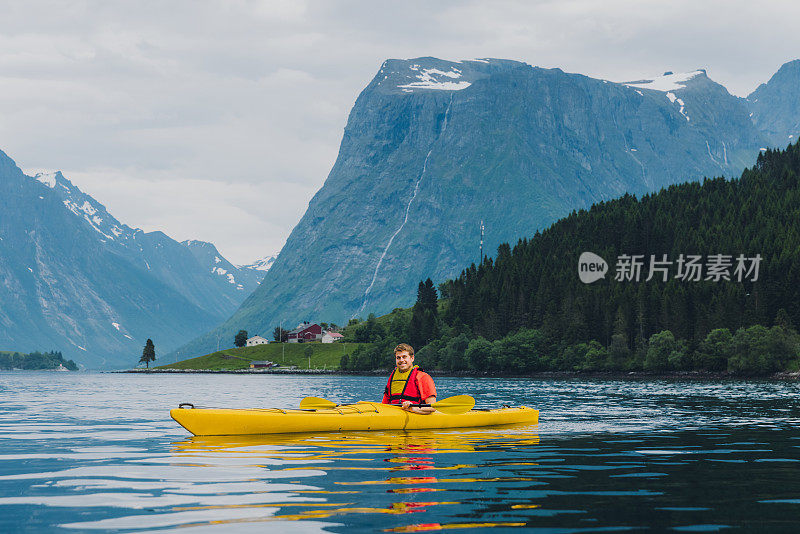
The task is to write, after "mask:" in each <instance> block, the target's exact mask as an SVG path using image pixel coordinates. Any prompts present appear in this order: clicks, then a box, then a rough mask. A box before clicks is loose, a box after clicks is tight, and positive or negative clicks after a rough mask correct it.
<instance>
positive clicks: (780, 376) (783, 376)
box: [107, 368, 800, 380]
mask: <svg viewBox="0 0 800 534" xmlns="http://www.w3.org/2000/svg"><path fill="white" fill-rule="evenodd" d="M107 372H110V373H131V374H139V373H142V374H236V375H301V376H302V375H341V376H385V375H388V374H389V373H390V372H391V369H388V368H387V369H377V370H374V371H340V370H338V369H281V368H278V369H126V370H122V371H107ZM426 372H427V373H428V374H430V375H431V376H439V377H452V378H531V379H548V378H550V379H570V378H586V379H606V380H619V379H629V378H630V379H643V378H647V379H653V380H660V379H688V380H710V379H734V380H800V372H797V371H791V372H790V371H782V372H778V373H773V374H770V375H735V374H731V373H728V372H726V371H720V372H711V371H679V372H674V373H646V372H643V371H624V372H612V371H602V372H600V371H598V372H590V373H583V372H578V371H540V372H537V373H531V374H527V375H520V374H503V373H488V372H486V373H481V374H476V373H467V372H457V373H452V372H451V373H448V372H444V371H426Z"/></svg>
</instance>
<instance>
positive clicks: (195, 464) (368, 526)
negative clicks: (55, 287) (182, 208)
mask: <svg viewBox="0 0 800 534" xmlns="http://www.w3.org/2000/svg"><path fill="white" fill-rule="evenodd" d="M56 380H58V381H60V382H59V384H57V386H58V387H56V386H55V385H54V384H53V381H56ZM377 382H379V380H376V379H374V378H362V377H302V378H300V377H269V376H263V377H237V376H190V375H187V376H150V377H141V376H128V375H99V374H98V375H89V374H84V375H68V376H67V377H63V375H62V374H59V375H54V374H46V375H45V374H35V373H0V532H13V531H20V530H26V531H44V532H52V531H62V532H93V531H117V532H141V531H165V530H174V529H180V531H181V532H206V531H214V532H228V531H236V532H250V531H252V532H264V531H273V530H275V531H279V530H280V531H289V532H319V531H326V532H342V533H348V534H349V533H351V532H376V531H377V532H381V531H384V532H419V531H428V530H451V529H452V530H461V531H470V530H477V529H481V528H492V529H500V530H518V529H519V528H523V527H524V528H526V529H531V528H533V529H540V530H541V531H546V532H580V531H584V530H585V531H597V530H615V531H616V530H626V529H642V528H654V529H663V528H666V527H670V528H674V529H677V530H688V531H715V530H720V529H723V528H727V527H743V528H745V529H749V530H785V531H793V530H797V528H798V527H800V521H798V519H797V517H798V513H799V512H800V482H798V480H797V476H796V472H797V469H798V467H800V465H798V462H800V431H798V426H797V423H798V422H800V400H798V399H799V398H800V397H798V395H797V393H798V389H800V388H798V385H797V384H796V383H791V382H786V383H782V382H755V383H746V382H695V383H692V382H666V381H660V382H643V381H607V382H603V381H594V382H578V381H531V380H492V379H486V380H477V379H466V380H461V381H456V380H455V379H439V380H437V386H438V388H439V389H441V390H442V391H443V393H444V392H446V393H448V394H449V393H471V394H473V395H475V396H476V398H478V399H479V403H481V404H483V405H484V406H493V405H498V404H527V405H531V406H535V407H538V408H540V410H541V422H540V424H539V425H538V426H533V427H526V426H518V427H504V428H494V429H467V430H441V431H414V432H407V433H404V432H397V433H392V432H348V433H327V434H326V433H320V434H316V435H311V434H296V435H271V436H241V437H202V438H195V437H190V436H188V435H187V434H186V432H185V431H184V430H183V429H182V428H180V427H178V426H177V425H175V424H174V423H173V422H172V421H171V420H170V419H169V418H168V415H167V411H168V409H169V408H172V407H174V406H176V405H177V403H178V402H183V401H192V400H194V401H198V402H200V401H203V400H204V399H206V398H213V399H215V403H217V404H222V405H228V406H232V407H247V406H271V405H278V406H293V405H297V403H298V402H299V400H300V399H301V398H302V397H304V396H306V395H311V394H316V395H317V396H325V397H328V398H336V399H337V400H341V401H347V402H350V401H353V400H356V399H358V398H370V397H369V395H371V394H373V393H374V391H373V390H380V388H382V384H377ZM376 384H377V385H376ZM326 388H327V389H326ZM264 391H270V392H273V391H277V392H279V393H276V394H274V396H273V397H270V398H264V397H263V395H264V393H263V392H264ZM220 392H222V393H220ZM123 393H124V397H123V396H122V395H123ZM270 394H271V395H272V393H270ZM120 398H125V402H124V403H121V402H120V401H119V399H120ZM204 403H206V404H208V402H204Z"/></svg>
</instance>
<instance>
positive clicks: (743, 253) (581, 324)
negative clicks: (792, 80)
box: [342, 144, 800, 375]
mask: <svg viewBox="0 0 800 534" xmlns="http://www.w3.org/2000/svg"><path fill="white" fill-rule="evenodd" d="M584 252H592V253H594V254H596V255H597V256H599V257H600V258H602V259H604V260H605V261H606V262H607V270H606V272H605V276H604V277H603V278H600V279H599V280H597V281H594V282H592V283H584V282H582V281H581V279H580V278H579V276H578V273H579V258H580V257H581V254H582V253H584ZM637 265H638V267H637ZM634 267H635V268H634ZM798 324H800V148H798V145H797V144H795V145H789V146H788V147H787V148H786V150H766V151H762V153H761V154H760V155H759V157H758V159H757V162H756V164H755V165H754V166H753V167H752V168H750V169H747V170H745V171H744V172H743V173H742V175H741V177H740V178H738V179H733V180H726V179H725V178H721V177H720V178H712V179H705V180H703V181H702V182H688V183H683V184H679V185H673V186H670V187H669V188H667V189H662V190H661V191H659V192H657V193H654V194H650V195H645V196H644V197H642V198H640V199H639V198H636V197H634V196H632V195H625V196H623V197H621V198H618V199H615V200H611V201H608V202H601V203H598V204H595V205H594V206H592V207H591V208H590V209H589V210H581V211H578V212H573V213H571V214H570V215H569V216H567V217H565V218H563V219H561V220H559V221H557V222H556V223H554V224H553V225H552V226H551V227H549V228H547V229H546V230H544V231H542V232H537V233H536V234H535V235H534V236H532V237H530V238H527V239H522V240H520V241H519V242H518V243H517V244H516V245H515V246H513V247H512V246H510V245H509V244H502V245H500V247H498V251H497V256H496V257H494V258H488V257H485V258H484V259H483V261H482V262H481V264H480V265H474V264H473V265H471V266H469V268H467V269H465V270H464V271H463V272H462V273H461V275H460V276H458V277H457V278H455V279H452V280H448V281H445V282H444V283H442V284H440V285H439V287H438V294H437V289H436V288H435V287H434V285H433V282H432V281H431V280H430V279H428V280H426V281H425V282H420V284H419V289H418V294H417V303H416V304H415V305H414V307H413V308H412V309H411V310H402V309H396V310H394V311H393V312H392V313H391V314H388V315H386V316H383V317H377V318H376V317H374V316H370V317H369V318H368V319H367V320H366V321H354V322H353V324H351V325H349V326H348V328H347V329H345V335H346V337H347V339H348V340H350V341H362V342H372V343H375V345H374V346H372V347H362V348H361V349H359V350H358V351H356V352H355V353H353V354H352V355H350V357H349V358H345V359H343V361H342V368H343V369H345V370H352V371H360V370H369V369H377V368H390V367H391V366H392V362H393V357H392V348H393V346H394V345H395V344H396V343H399V342H403V341H409V340H410V341H411V343H412V345H413V346H414V347H415V349H416V350H417V361H416V363H417V364H419V365H420V366H421V367H423V368H426V369H428V370H435V369H438V370H441V371H447V372H454V371H460V372H465V373H469V374H484V373H486V374H527V373H532V372H541V371H570V372H582V371H591V372H596V371H615V372H622V371H648V372H654V373H663V372H676V371H694V370H697V371H710V372H727V373H732V374H742V375H759V374H770V373H775V372H779V371H796V370H798V348H799V347H800V337H799V336H798V334H797V332H796V330H795V328H796V326H797V325H798Z"/></svg>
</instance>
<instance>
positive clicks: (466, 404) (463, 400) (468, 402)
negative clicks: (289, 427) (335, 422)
mask: <svg viewBox="0 0 800 534" xmlns="http://www.w3.org/2000/svg"><path fill="white" fill-rule="evenodd" d="M337 406H339V405H338V404H336V403H335V402H333V401H329V400H328V399H321V398H319V397H306V398H305V399H303V400H301V401H300V408H301V409H303V410H324V409H329V408H336V407H337ZM411 406H415V407H417V408H423V407H426V406H431V407H433V408H435V409H436V410H438V411H440V412H442V413H446V414H448V415H458V414H462V413H466V412H468V411H470V410H471V409H472V408H473V406H475V399H473V398H472V397H470V396H469V395H455V396H453V397H448V398H446V399H442V400H440V401H438V402H434V403H433V404H412V405H411Z"/></svg>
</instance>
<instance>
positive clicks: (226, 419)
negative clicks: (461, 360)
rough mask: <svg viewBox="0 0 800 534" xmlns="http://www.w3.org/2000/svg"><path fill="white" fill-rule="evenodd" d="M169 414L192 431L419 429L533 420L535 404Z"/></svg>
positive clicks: (373, 404) (371, 405) (369, 405)
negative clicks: (451, 410)
mask: <svg viewBox="0 0 800 534" xmlns="http://www.w3.org/2000/svg"><path fill="white" fill-rule="evenodd" d="M169 414H170V416H171V417H172V418H173V419H174V420H175V421H177V422H178V424H179V425H181V426H182V427H183V428H185V429H186V430H188V431H189V432H191V433H192V434H194V435H195V436H231V435H242V434H284V433H291V432H342V431H363V430H422V429H437V428H467V427H482V426H497V425H509V424H516V423H527V424H536V423H537V422H538V421H539V410H534V409H532V408H527V407H525V406H520V407H518V408H499V409H497V410H470V411H468V412H465V413H461V414H449V415H448V414H444V413H441V412H434V413H432V414H430V415H420V414H415V413H410V412H407V411H405V410H402V409H401V408H400V407H398V406H394V405H389V404H381V403H379V402H363V401H362V402H358V403H356V404H344V405H341V406H337V407H335V408H326V409H317V410H295V409H289V410H282V409H279V408H266V409H247V410H232V409H217V408H183V407H181V408H177V409H175V410H171V411H170V413H169Z"/></svg>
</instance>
